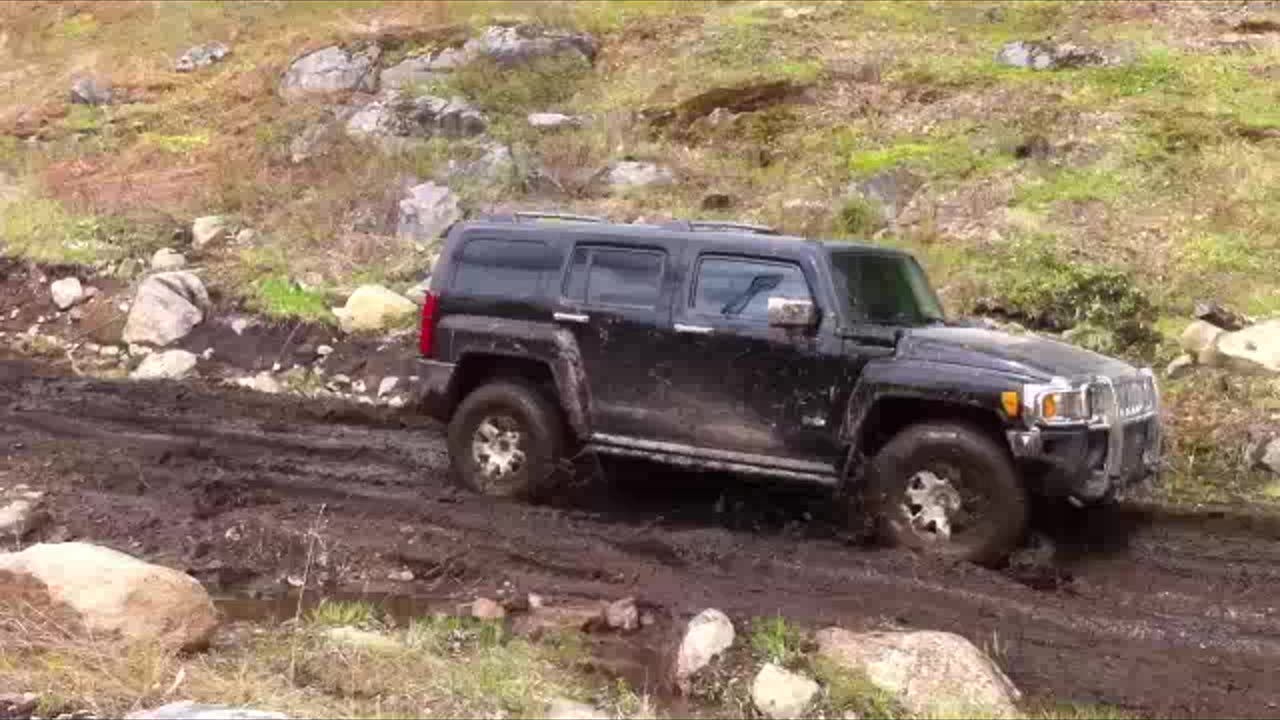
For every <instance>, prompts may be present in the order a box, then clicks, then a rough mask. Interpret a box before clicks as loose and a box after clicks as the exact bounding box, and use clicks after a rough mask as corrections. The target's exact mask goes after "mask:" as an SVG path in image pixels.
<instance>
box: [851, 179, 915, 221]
mask: <svg viewBox="0 0 1280 720" xmlns="http://www.w3.org/2000/svg"><path fill="white" fill-rule="evenodd" d="M923 185H924V179H923V178H921V177H920V176H919V175H916V174H915V173H913V172H911V171H910V170H908V169H906V168H892V169H889V170H885V171H884V172H880V173H877V174H875V175H873V176H871V177H870V178H867V179H866V180H863V181H861V182H857V183H853V184H851V185H850V186H849V188H848V195H849V196H850V197H862V198H865V199H867V200H870V201H871V202H873V203H875V204H876V205H878V206H879V207H880V211H881V212H882V213H883V215H884V218H885V220H887V221H889V223H890V224H893V223H894V222H895V221H896V220H897V217H898V213H900V212H902V209H903V208H905V207H906V206H907V203H909V202H911V198H913V197H915V194H916V192H917V191H919V190H920V188H921V186H923Z"/></svg>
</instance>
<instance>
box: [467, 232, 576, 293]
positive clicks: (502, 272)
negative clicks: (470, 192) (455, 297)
mask: <svg viewBox="0 0 1280 720" xmlns="http://www.w3.org/2000/svg"><path fill="white" fill-rule="evenodd" d="M558 269H559V262H558V261H557V259H556V257H555V253H553V252H552V251H551V248H549V247H547V245H546V243H542V242H538V241H534V240H494V239H488V238H477V239H474V240H469V241H467V243H466V244H465V245H463V246H462V250H461V252H460V254H459V258H458V262H457V271H456V273H455V274H454V276H453V290H456V291H459V292H461V293H464V294H467V295H497V296H502V297H533V296H536V295H539V294H540V293H541V289H542V288H543V287H544V284H543V283H544V281H545V280H546V278H548V277H550V276H551V275H552V273H554V272H555V271H556V270H558Z"/></svg>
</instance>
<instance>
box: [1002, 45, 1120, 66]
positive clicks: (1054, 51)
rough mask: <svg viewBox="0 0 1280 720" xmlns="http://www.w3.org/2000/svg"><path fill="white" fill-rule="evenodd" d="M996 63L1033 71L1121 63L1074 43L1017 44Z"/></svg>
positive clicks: (1004, 48) (1006, 46) (1006, 48)
mask: <svg viewBox="0 0 1280 720" xmlns="http://www.w3.org/2000/svg"><path fill="white" fill-rule="evenodd" d="M995 59H996V62H997V63H999V64H1001V65H1008V66H1010V67H1017V68H1027V69H1030V70H1062V69H1067V68H1079V67H1096V66H1101V65H1116V64H1119V62H1120V61H1121V59H1120V58H1119V57H1116V56H1114V55H1110V54H1107V53H1104V52H1102V51H1101V50H1096V49H1091V48H1083V47H1080V46H1079V45H1076V44H1074V43H1068V42H1064V43H1057V42H1051V41H1042V42H1036V41H1025V40H1015V41H1013V42H1008V43H1005V44H1004V45H1002V46H1001V47H1000V49H999V50H998V51H996V58H995Z"/></svg>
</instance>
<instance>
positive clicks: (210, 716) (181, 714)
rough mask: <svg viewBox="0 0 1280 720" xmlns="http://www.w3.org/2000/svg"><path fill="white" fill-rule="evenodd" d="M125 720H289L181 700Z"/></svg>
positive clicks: (287, 718)
mask: <svg viewBox="0 0 1280 720" xmlns="http://www.w3.org/2000/svg"><path fill="white" fill-rule="evenodd" d="M124 717H125V720H289V716H288V715H285V714H284V713H278V712H270V711H267V710H254V709H253V708H243V707H231V706H230V705H204V704H201V703H196V702H192V701H190V700H183V701H182V702H175V703H169V704H168V705H162V706H160V707H158V708H155V709H153V710H140V711H138V712H135V713H130V714H129V715H125V716H124Z"/></svg>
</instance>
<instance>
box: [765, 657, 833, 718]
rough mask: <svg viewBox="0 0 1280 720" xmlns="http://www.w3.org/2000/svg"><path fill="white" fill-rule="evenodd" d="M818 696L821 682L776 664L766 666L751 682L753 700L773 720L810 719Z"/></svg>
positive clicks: (766, 664)
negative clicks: (809, 716) (812, 705)
mask: <svg viewBox="0 0 1280 720" xmlns="http://www.w3.org/2000/svg"><path fill="white" fill-rule="evenodd" d="M817 695H818V683H816V682H814V681H813V680H810V679H809V678H807V677H805V676H803V675H801V674H799V673H794V672H791V671H790V670H787V669H786V668H783V667H780V666H778V665H775V664H773V663H765V665H764V667H762V668H760V672H758V673H756V677H755V680H753V681H752V683H751V701H752V702H753V703H754V704H755V706H756V709H757V710H759V711H760V713H761V714H762V715H764V716H765V717H768V718H773V720H788V719H789V718H802V717H806V714H805V713H806V711H807V710H808V709H809V706H810V705H811V704H812V703H813V699H814V698H815V697H816V696H817Z"/></svg>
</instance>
